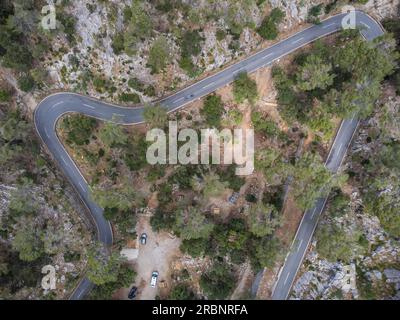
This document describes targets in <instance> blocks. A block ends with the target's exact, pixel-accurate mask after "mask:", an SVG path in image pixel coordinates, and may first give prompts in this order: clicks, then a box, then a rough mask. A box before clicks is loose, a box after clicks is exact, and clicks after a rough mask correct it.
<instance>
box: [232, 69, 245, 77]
mask: <svg viewBox="0 0 400 320" xmlns="http://www.w3.org/2000/svg"><path fill="white" fill-rule="evenodd" d="M241 72H243V68H240V69H239V70H236V71H235V72H233V75H235V74H238V73H241Z"/></svg>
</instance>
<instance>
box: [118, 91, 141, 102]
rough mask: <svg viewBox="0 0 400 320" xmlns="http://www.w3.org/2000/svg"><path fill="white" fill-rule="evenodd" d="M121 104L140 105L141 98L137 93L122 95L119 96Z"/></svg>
mask: <svg viewBox="0 0 400 320" xmlns="http://www.w3.org/2000/svg"><path fill="white" fill-rule="evenodd" d="M119 100H120V101H121V102H131V103H135V104H136V103H140V97H139V95H138V94H136V93H121V94H120V96H119Z"/></svg>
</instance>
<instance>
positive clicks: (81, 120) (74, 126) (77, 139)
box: [61, 114, 97, 146]
mask: <svg viewBox="0 0 400 320" xmlns="http://www.w3.org/2000/svg"><path fill="white" fill-rule="evenodd" d="M96 124H97V122H96V120H95V119H94V118H90V117H85V116H82V115H80V114H74V115H69V116H67V117H65V118H63V119H62V124H61V127H62V129H63V130H65V132H66V134H67V139H66V142H67V143H68V144H69V145H73V144H76V145H78V146H82V145H85V144H88V143H89V141H90V138H91V136H92V134H93V130H94V129H95V128H96Z"/></svg>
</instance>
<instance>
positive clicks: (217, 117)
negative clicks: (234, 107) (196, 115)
mask: <svg viewBox="0 0 400 320" xmlns="http://www.w3.org/2000/svg"><path fill="white" fill-rule="evenodd" d="M223 112H224V106H223V104H222V99H221V97H220V96H218V95H215V94H212V95H210V96H208V97H207V98H206V100H205V101H204V105H203V108H202V109H201V111H200V113H201V114H202V115H204V116H205V117H206V121H207V123H208V124H209V125H210V126H212V127H216V128H218V127H219V126H220V124H221V116H222V114H223Z"/></svg>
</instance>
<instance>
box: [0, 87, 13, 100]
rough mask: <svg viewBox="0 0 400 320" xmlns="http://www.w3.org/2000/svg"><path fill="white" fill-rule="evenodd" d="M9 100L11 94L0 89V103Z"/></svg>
mask: <svg viewBox="0 0 400 320" xmlns="http://www.w3.org/2000/svg"><path fill="white" fill-rule="evenodd" d="M10 99H11V92H10V91H9V90H6V89H0V102H8V101H10Z"/></svg>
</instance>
